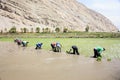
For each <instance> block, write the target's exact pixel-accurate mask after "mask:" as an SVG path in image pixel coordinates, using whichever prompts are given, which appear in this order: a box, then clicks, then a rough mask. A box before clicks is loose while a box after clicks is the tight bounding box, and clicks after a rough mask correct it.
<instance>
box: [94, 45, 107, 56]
mask: <svg viewBox="0 0 120 80" xmlns="http://www.w3.org/2000/svg"><path fill="white" fill-rule="evenodd" d="M103 51H105V48H103V47H99V46H98V47H95V48H94V56H93V58H98V57H102V56H101V53H102V52H103Z"/></svg>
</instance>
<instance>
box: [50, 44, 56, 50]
mask: <svg viewBox="0 0 120 80" xmlns="http://www.w3.org/2000/svg"><path fill="white" fill-rule="evenodd" d="M51 47H52V50H53V51H54V52H56V43H55V42H53V43H51Z"/></svg>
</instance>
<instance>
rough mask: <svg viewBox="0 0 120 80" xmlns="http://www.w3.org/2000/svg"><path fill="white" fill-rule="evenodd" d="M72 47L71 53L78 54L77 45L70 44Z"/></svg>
mask: <svg viewBox="0 0 120 80" xmlns="http://www.w3.org/2000/svg"><path fill="white" fill-rule="evenodd" d="M72 49H73V54H76V53H77V55H79V52H78V48H77V46H72Z"/></svg>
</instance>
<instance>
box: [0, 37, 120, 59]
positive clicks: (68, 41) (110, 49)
mask: <svg viewBox="0 0 120 80" xmlns="http://www.w3.org/2000/svg"><path fill="white" fill-rule="evenodd" d="M20 39H21V40H25V41H28V42H29V44H28V47H35V45H36V43H38V42H42V43H43V46H42V49H43V50H47V51H49V50H51V46H50V44H51V43H52V42H60V43H61V44H62V52H66V51H68V50H69V49H70V48H71V46H72V45H76V46H77V47H78V48H79V52H80V54H81V55H84V56H85V57H90V56H92V55H93V48H94V47H97V46H101V47H104V48H105V49H106V51H104V52H103V53H102V56H103V58H111V59H112V58H120V38H20ZM0 41H1V42H11V43H13V42H14V38H0Z"/></svg>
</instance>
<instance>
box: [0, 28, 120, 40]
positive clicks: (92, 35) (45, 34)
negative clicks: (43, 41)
mask: <svg viewBox="0 0 120 80" xmlns="http://www.w3.org/2000/svg"><path fill="white" fill-rule="evenodd" d="M21 30H22V31H23V32H22V33H14V34H13V33H12V34H11V33H1V34H0V37H42V38H43V37H47V38H53V37H54V38H120V33H119V32H117V33H108V32H64V33H60V32H59V33H50V32H49V28H46V29H43V32H42V33H38V32H39V28H38V31H37V33H28V32H27V29H26V28H23V29H22V28H21ZM26 32H27V33H26Z"/></svg>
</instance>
